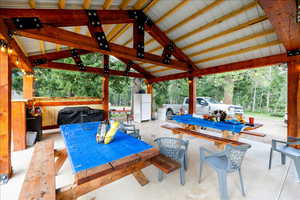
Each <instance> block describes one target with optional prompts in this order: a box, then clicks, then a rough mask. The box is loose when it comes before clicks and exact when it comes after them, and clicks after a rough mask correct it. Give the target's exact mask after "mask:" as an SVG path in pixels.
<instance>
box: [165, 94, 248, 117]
mask: <svg viewBox="0 0 300 200" xmlns="http://www.w3.org/2000/svg"><path fill="white" fill-rule="evenodd" d="M196 100H197V102H196V105H197V106H196V114H198V115H204V114H210V113H212V112H214V111H215V110H223V111H225V112H226V113H227V114H228V115H235V114H243V113H244V110H243V107H241V106H238V105H228V104H223V103H220V102H218V101H216V100H215V99H213V98H211V97H197V98H196ZM188 106H189V98H188V97H185V98H184V100H183V104H164V105H163V108H164V109H165V110H166V116H167V119H171V118H172V116H173V115H176V114H179V113H180V112H181V111H183V112H184V113H187V112H188Z"/></svg>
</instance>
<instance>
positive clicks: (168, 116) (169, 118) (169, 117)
mask: <svg viewBox="0 0 300 200" xmlns="http://www.w3.org/2000/svg"><path fill="white" fill-rule="evenodd" d="M166 116H167V119H168V120H171V119H172V117H173V111H172V110H168V111H167V114H166Z"/></svg>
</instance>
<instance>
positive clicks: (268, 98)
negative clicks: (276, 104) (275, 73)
mask: <svg viewBox="0 0 300 200" xmlns="http://www.w3.org/2000/svg"><path fill="white" fill-rule="evenodd" d="M271 79H272V67H269V81H270V82H271ZM270 86H271V85H269V88H268V93H267V105H266V107H267V112H270V97H271V87H270Z"/></svg>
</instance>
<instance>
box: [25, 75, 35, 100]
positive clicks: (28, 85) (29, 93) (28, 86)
mask: <svg viewBox="0 0 300 200" xmlns="http://www.w3.org/2000/svg"><path fill="white" fill-rule="evenodd" d="M33 81H34V76H33V75H32V74H25V75H23V98H24V99H31V98H32V97H33V93H34V89H33Z"/></svg>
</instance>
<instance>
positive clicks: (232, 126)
mask: <svg viewBox="0 0 300 200" xmlns="http://www.w3.org/2000/svg"><path fill="white" fill-rule="evenodd" d="M172 119H173V120H175V121H177V122H179V123H183V124H190V125H197V126H202V127H206V128H214V129H218V130H221V131H232V132H234V133H240V132H241V131H242V130H243V128H244V127H245V125H244V124H241V123H239V122H235V123H234V122H233V121H232V122H214V121H209V120H206V119H201V118H196V117H193V116H192V115H176V116H174V117H173V118H172Z"/></svg>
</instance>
